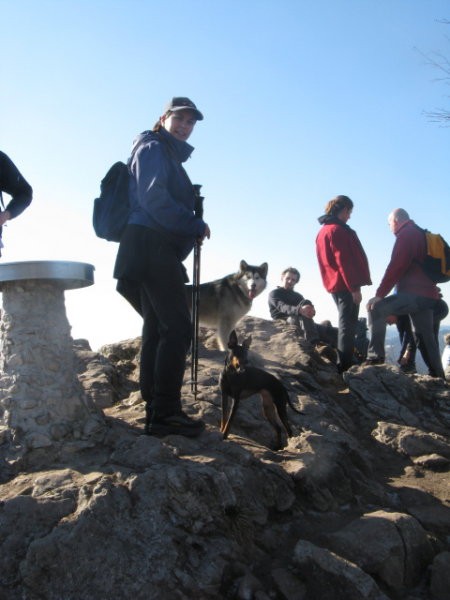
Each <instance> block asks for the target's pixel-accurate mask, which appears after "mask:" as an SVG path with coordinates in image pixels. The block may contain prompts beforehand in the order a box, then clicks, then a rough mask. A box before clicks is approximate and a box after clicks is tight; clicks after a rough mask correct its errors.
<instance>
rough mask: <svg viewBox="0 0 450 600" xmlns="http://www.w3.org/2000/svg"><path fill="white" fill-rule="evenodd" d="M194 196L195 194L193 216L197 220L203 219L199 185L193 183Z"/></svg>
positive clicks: (202, 198)
mask: <svg viewBox="0 0 450 600" xmlns="http://www.w3.org/2000/svg"><path fill="white" fill-rule="evenodd" d="M192 187H193V188H194V194H195V205H194V214H195V216H196V217H197V218H198V219H203V200H204V199H205V197H204V196H202V195H201V192H200V190H201V187H202V186H201V185H200V184H198V183H195V184H194V185H193V186H192Z"/></svg>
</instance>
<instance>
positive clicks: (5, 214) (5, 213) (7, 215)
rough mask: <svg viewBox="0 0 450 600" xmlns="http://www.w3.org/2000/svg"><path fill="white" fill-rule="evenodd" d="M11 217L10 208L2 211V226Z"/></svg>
mask: <svg viewBox="0 0 450 600" xmlns="http://www.w3.org/2000/svg"><path fill="white" fill-rule="evenodd" d="M10 218H11V213H10V212H9V210H5V211H3V212H2V213H0V226H1V225H4V224H5V223H6V221H9V219H10Z"/></svg>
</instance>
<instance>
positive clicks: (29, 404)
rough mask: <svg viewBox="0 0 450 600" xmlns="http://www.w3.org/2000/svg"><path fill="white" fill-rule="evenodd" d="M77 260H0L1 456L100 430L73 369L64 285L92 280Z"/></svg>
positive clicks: (13, 456)
mask: <svg viewBox="0 0 450 600" xmlns="http://www.w3.org/2000/svg"><path fill="white" fill-rule="evenodd" d="M87 267H91V265H84V264H83V263H67V262H65V263H58V262H55V261H39V262H35V263H5V264H4V265H0V289H1V291H2V295H3V311H2V318H1V323H0V458H3V459H5V460H7V461H8V462H9V463H13V462H14V461H15V460H18V459H20V458H21V457H22V456H23V455H24V454H25V453H26V452H27V451H29V450H32V449H36V448H45V447H49V446H53V445H57V444H61V443H67V442H69V441H88V440H91V442H92V440H93V439H94V438H98V437H99V436H101V432H102V431H103V426H104V421H103V415H102V413H101V412H100V411H98V410H97V409H96V408H95V406H94V405H93V403H92V402H91V401H90V399H89V398H88V397H87V396H86V394H85V392H84V390H83V388H82V386H81V384H80V383H79V381H78V378H77V374H76V369H75V354H74V351H73V340H72V337H71V335H70V329H71V328H70V325H69V322H68V320H67V316H66V310H65V303H64V290H65V289H74V288H76V287H84V286H86V285H91V284H92V283H93V267H91V270H89V269H87V270H86V268H87Z"/></svg>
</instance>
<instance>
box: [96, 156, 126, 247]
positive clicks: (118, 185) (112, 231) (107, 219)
mask: <svg viewBox="0 0 450 600" xmlns="http://www.w3.org/2000/svg"><path fill="white" fill-rule="evenodd" d="M129 182H130V173H129V171H128V167H127V165H126V164H125V163H123V162H121V161H119V162H116V163H114V164H113V166H112V167H111V168H110V169H109V171H108V172H107V173H106V175H105V176H104V178H103V179H102V181H101V183H100V196H99V197H98V198H96V199H95V200H94V211H93V215H92V224H93V226H94V231H95V233H96V235H97V236H98V237H99V238H102V239H104V240H108V241H109V242H120V238H121V236H122V233H123V231H124V229H125V227H126V225H127V223H128V216H129V214H130V200H129V195H128V186H129Z"/></svg>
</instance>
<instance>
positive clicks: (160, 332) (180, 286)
mask: <svg viewBox="0 0 450 600" xmlns="http://www.w3.org/2000/svg"><path fill="white" fill-rule="evenodd" d="M184 281H185V275H184V271H183V268H182V265H181V264H179V265H177V264H176V263H175V264H172V265H170V268H168V264H167V263H166V264H161V265H160V268H157V267H156V265H155V266H154V268H153V269H152V272H151V273H149V274H148V277H147V278H146V279H145V280H144V281H143V282H141V283H140V293H141V308H142V316H143V319H144V324H143V328H142V348H141V359H140V388H141V394H142V397H143V399H144V400H145V402H146V406H147V414H151V415H152V416H153V417H156V418H159V417H165V416H168V415H171V414H174V413H176V412H179V411H180V410H181V406H182V405H181V387H182V385H183V377H184V372H185V368H186V355H187V353H188V351H189V348H190V344H191V316H190V312H189V307H188V304H187V297H186V288H185V284H184Z"/></svg>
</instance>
